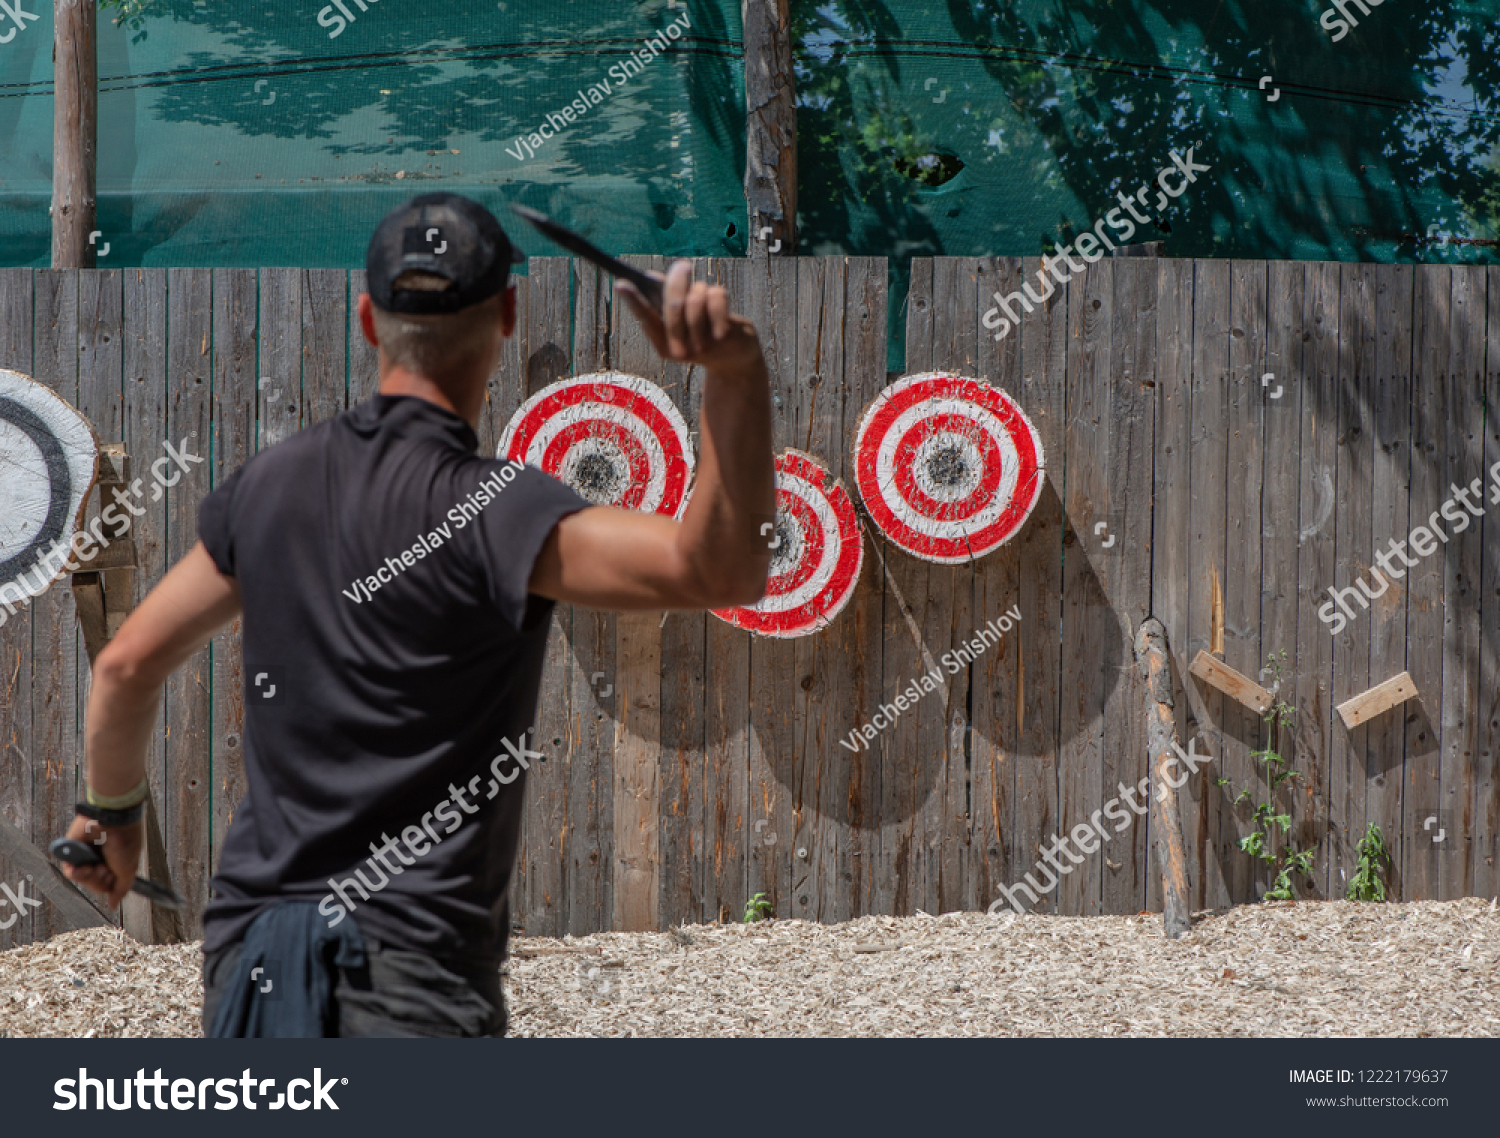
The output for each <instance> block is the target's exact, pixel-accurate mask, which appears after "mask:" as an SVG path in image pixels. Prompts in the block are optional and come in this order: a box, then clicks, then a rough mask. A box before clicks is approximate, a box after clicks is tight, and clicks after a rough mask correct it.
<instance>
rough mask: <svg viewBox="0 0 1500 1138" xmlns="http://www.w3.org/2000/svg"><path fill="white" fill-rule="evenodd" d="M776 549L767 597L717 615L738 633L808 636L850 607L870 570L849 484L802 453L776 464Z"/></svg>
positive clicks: (787, 455) (789, 453)
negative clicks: (865, 571)
mask: <svg viewBox="0 0 1500 1138" xmlns="http://www.w3.org/2000/svg"><path fill="white" fill-rule="evenodd" d="M773 541H774V542H776V543H777V544H776V546H775V553H774V555H773V560H772V561H771V576H770V580H769V581H768V582H767V583H766V595H765V596H764V597H762V598H761V599H760V600H759V601H757V602H756V603H755V604H754V605H750V606H740V607H737V608H730V609H715V610H714V615H715V616H716V617H718V618H719V619H720V620H723V621H727V622H728V623H730V624H732V625H734V626H735V627H736V628H743V629H745V630H746V631H748V632H754V633H758V634H759V635H761V636H776V637H783V638H790V637H793V636H807V635H808V634H810V633H813V632H816V631H818V629H820V628H823V627H825V626H826V625H828V624H829V623H830V622H832V620H833V618H834V617H835V616H837V615H838V614H839V612H840V611H842V609H843V607H844V606H845V605H846V604H848V603H849V598H850V597H852V596H853V595H854V588H855V586H856V585H858V584H859V571H860V566H861V565H862V564H863V563H864V544H863V542H862V541H861V540H860V532H859V520H858V519H857V518H856V516H855V513H854V502H853V501H852V500H851V499H850V497H849V492H848V491H847V490H845V489H844V484H843V483H842V482H839V481H837V480H836V479H834V478H833V476H832V475H831V474H830V473H829V472H828V468H827V467H825V466H824V465H823V464H822V463H820V462H819V461H818V460H817V459H815V458H813V457H812V456H811V455H808V454H803V453H802V452H801V451H795V450H788V451H785V452H784V453H783V454H782V455H781V457H780V458H778V459H777V460H776V532H775V534H774V535H773V534H771V533H770V532H769V531H767V533H766V542H767V544H768V545H769V544H771V543H772V542H773Z"/></svg>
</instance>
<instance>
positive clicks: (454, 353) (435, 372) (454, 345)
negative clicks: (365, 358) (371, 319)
mask: <svg viewBox="0 0 1500 1138" xmlns="http://www.w3.org/2000/svg"><path fill="white" fill-rule="evenodd" d="M394 283H395V287H396V288H398V289H415V290H418V291H440V290H441V289H444V288H447V287H449V282H448V281H447V280H445V279H444V278H442V277H439V276H435V275H433V274H431V273H419V272H405V273H402V274H401V275H400V276H399V277H397V278H396V280H395V282H394ZM503 295H504V293H497V294H496V295H494V296H492V297H490V298H489V299H487V300H481V301H480V302H479V303H478V304H471V305H470V306H469V307H468V308H461V309H459V310H458V311H457V312H453V313H444V314H442V315H439V316H428V315H422V316H415V315H410V314H408V313H405V312H387V311H386V310H385V309H383V308H381V307H379V306H378V305H375V306H373V307H374V311H375V337H376V339H377V340H379V341H380V349H381V351H383V352H384V353H385V357H386V359H387V360H389V361H390V363H392V364H393V365H395V366H397V367H403V368H405V369H406V370H408V371H413V372H416V373H417V374H418V375H421V376H425V377H426V378H428V379H433V380H437V379H442V378H444V377H446V376H448V375H450V374H452V373H453V372H459V371H464V370H466V369H468V368H470V367H473V366H474V364H476V363H478V362H480V361H481V360H483V358H484V355H485V353H486V352H487V351H488V350H489V347H490V342H491V338H492V337H493V336H494V334H495V325H496V324H497V323H498V322H499V320H500V298H501V297H502V296H503Z"/></svg>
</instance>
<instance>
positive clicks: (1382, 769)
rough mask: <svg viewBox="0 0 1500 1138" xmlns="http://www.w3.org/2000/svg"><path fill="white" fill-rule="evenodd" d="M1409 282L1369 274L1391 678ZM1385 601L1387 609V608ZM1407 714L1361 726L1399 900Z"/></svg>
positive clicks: (1376, 476) (1377, 505)
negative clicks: (1371, 278)
mask: <svg viewBox="0 0 1500 1138" xmlns="http://www.w3.org/2000/svg"><path fill="white" fill-rule="evenodd" d="M1413 279H1414V277H1413V273H1412V269H1411V267H1410V266H1395V265H1381V266H1379V267H1377V268H1376V270H1375V288H1376V302H1375V307H1376V314H1377V320H1376V323H1377V331H1376V337H1377V338H1376V360H1375V376H1374V382H1373V384H1372V385H1371V388H1370V391H1369V402H1370V409H1371V411H1372V412H1373V434H1374V454H1373V462H1372V466H1371V470H1370V532H1371V535H1372V546H1371V548H1372V556H1379V555H1380V554H1382V553H1384V554H1386V556H1387V559H1388V563H1389V564H1391V565H1392V567H1393V568H1394V569H1395V570H1396V572H1399V573H1400V574H1401V576H1400V577H1399V578H1397V579H1395V580H1394V581H1392V582H1391V594H1390V597H1389V598H1382V603H1381V604H1379V605H1376V606H1375V607H1374V608H1372V609H1371V611H1370V614H1369V618H1368V619H1369V621H1370V675H1371V676H1375V677H1380V676H1389V675H1393V674H1394V673H1396V672H1398V671H1403V670H1404V669H1405V667H1406V621H1407V581H1406V572H1405V570H1404V569H1401V568H1400V559H1399V558H1396V559H1395V560H1394V561H1393V562H1392V561H1390V549H1389V543H1390V542H1391V541H1393V540H1405V537H1406V535H1407V534H1408V533H1410V532H1411V521H1410V503H1409V499H1410V496H1411V401H1412V388H1411V349H1412V322H1411V317H1412V313H1411V306H1412V282H1413ZM1356 492H1357V488H1356ZM1391 575H1392V576H1394V574H1391ZM1372 583H1373V581H1372ZM1387 600H1389V603H1385V602H1386V601H1387ZM1321 601H1322V597H1317V598H1314V600H1313V603H1314V604H1318V603H1321ZM1309 619H1311V616H1310V615H1309ZM1410 710H1411V709H1409V708H1408V709H1405V710H1403V712H1402V714H1401V715H1392V716H1383V717H1381V718H1379V719H1377V720H1375V721H1374V722H1372V723H1370V724H1369V725H1368V726H1367V727H1366V728H1365V752H1364V763H1365V770H1364V773H1365V822H1366V824H1367V825H1368V824H1369V823H1372V822H1373V823H1374V824H1375V825H1377V826H1379V827H1380V831H1381V833H1382V834H1383V835H1384V836H1385V840H1386V842H1387V843H1388V844H1389V846H1390V848H1391V850H1392V853H1393V856H1392V864H1391V866H1390V870H1389V872H1390V877H1389V880H1388V882H1387V884H1388V891H1387V895H1388V896H1390V897H1392V898H1398V899H1399V898H1400V897H1401V884H1402V879H1401V868H1402V861H1401V789H1402V783H1401V773H1402V764H1403V762H1404V759H1405V749H1406V725H1405V718H1406V715H1407V713H1408V712H1409V711H1410ZM1363 836H1364V835H1363V834H1361V835H1360V837H1363ZM1346 888H1347V887H1346Z"/></svg>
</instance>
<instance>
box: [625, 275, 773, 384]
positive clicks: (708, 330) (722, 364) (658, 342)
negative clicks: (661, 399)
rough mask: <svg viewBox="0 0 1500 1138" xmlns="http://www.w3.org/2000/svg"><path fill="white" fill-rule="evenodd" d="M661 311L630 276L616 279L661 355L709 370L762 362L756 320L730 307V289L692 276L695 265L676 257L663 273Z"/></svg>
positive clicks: (652, 343)
mask: <svg viewBox="0 0 1500 1138" xmlns="http://www.w3.org/2000/svg"><path fill="white" fill-rule="evenodd" d="M651 275H652V276H654V277H656V278H658V279H659V280H662V281H663V282H664V284H663V287H662V311H661V312H660V313H657V311H656V309H654V308H652V307H651V306H650V305H649V304H647V303H646V300H645V298H644V297H642V296H641V294H640V293H639V292H638V291H637V290H636V288H635V286H634V285H632V284H631V283H630V282H629V281H624V280H621V281H616V282H615V290H616V291H617V292H618V293H619V294H620V295H621V296H622V297H624V298H625V302H626V303H627V304H629V305H630V310H631V311H632V312H634V313H635V318H636V319H637V320H639V321H640V322H641V327H642V328H643V329H644V330H645V333H646V338H647V339H648V340H650V341H651V346H652V347H654V348H655V349H656V350H657V352H658V353H659V354H660V355H661V357H662V358H663V359H667V360H671V361H672V362H673V363H680V364H698V365H700V366H702V367H705V368H708V369H709V370H711V371H721V370H735V369H739V368H744V367H747V366H755V367H758V366H759V365H760V362H761V355H760V337H759V336H757V335H756V332H755V325H754V324H752V323H751V322H750V321H749V320H747V319H745V317H743V316H738V315H736V314H735V313H733V312H731V311H730V310H729V294H728V293H727V292H725V291H724V289H723V288H721V287H719V286H718V285H710V284H708V283H707V282H705V281H695V280H693V266H692V264H691V263H690V262H688V261H677V262H675V263H674V264H673V265H672V267H671V268H670V269H669V270H668V271H667V275H666V276H665V277H663V276H662V275H661V274H660V273H652V274H651Z"/></svg>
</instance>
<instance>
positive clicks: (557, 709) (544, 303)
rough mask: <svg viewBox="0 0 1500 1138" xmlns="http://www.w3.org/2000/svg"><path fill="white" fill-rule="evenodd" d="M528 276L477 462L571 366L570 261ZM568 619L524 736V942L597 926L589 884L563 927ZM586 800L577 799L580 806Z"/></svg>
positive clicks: (517, 893)
mask: <svg viewBox="0 0 1500 1138" xmlns="http://www.w3.org/2000/svg"><path fill="white" fill-rule="evenodd" d="M530 270H531V275H530V276H529V277H528V278H525V279H524V281H522V283H521V287H520V288H518V296H517V301H518V306H517V323H516V329H515V334H514V335H513V336H512V337H511V338H510V339H508V340H507V341H506V344H505V350H504V351H503V352H502V354H501V360H500V363H499V364H498V365H497V367H496V369H495V373H494V374H492V375H491V376H490V378H489V381H488V389H487V397H486V403H485V408H484V409H483V410H482V411H481V413H480V423H479V428H480V429H479V430H478V432H476V433H477V434H478V435H479V436H480V442H479V449H480V453H481V454H483V455H487V456H488V455H494V454H496V453H497V449H496V448H497V447H498V445H499V436H500V434H501V433H502V432H503V431H504V428H505V424H506V423H507V422H508V421H509V419H510V416H511V415H512V414H514V412H515V411H516V409H517V408H519V407H520V405H521V404H522V403H523V402H524V401H525V400H526V399H527V398H528V397H529V396H531V395H534V394H535V393H536V392H537V391H540V390H541V389H542V388H544V387H546V386H547V385H548V384H551V383H555V382H556V381H557V380H559V379H562V378H564V377H565V376H566V375H568V374H569V372H570V371H571V370H572V358H573V357H572V352H573V336H572V333H571V329H572V314H571V312H570V311H569V304H568V289H569V281H570V277H571V274H572V269H571V264H570V262H569V261H568V259H567V258H564V257H547V258H537V259H535V260H533V261H532V262H531V264H530ZM522 291H524V292H525V293H526V295H527V303H526V304H525V305H524V306H522V305H521V304H520V303H519V301H520V299H521V297H520V293H521V292H522ZM523 317H524V320H523ZM587 350H588V351H589V352H590V353H591V354H592V353H595V352H597V351H598V350H599V348H598V345H596V344H593V343H589V344H588V345H587ZM533 354H535V355H537V357H538V363H537V365H536V366H534V367H532V368H530V369H529V372H528V369H527V368H526V367H525V366H524V365H525V362H526V361H527V359H528V358H529V357H531V356H532V355H533ZM576 613H577V610H575V609H574V607H573V606H571V605H557V606H555V607H554V608H553V612H552V629H551V632H550V633H549V635H548V640H547V655H546V660H545V662H544V663H543V666H542V691H541V698H540V701H539V704H538V708H537V722H536V728H535V736H534V739H535V744H536V749H537V750H538V751H541V752H542V754H543V755H544V756H546V757H545V758H544V759H543V761H542V762H541V763H539V764H538V765H536V766H534V767H533V768H532V769H531V770H530V771H529V772H528V773H527V776H526V792H525V793H526V810H525V822H524V824H523V827H522V835H523V836H522V844H521V848H520V851H519V853H518V855H517V871H516V880H515V883H514V886H513V893H512V896H513V898H514V899H515V902H514V907H513V912H512V919H513V923H515V924H518V925H520V926H521V927H524V930H525V932H526V934H527V935H528V936H562V935H563V934H564V933H567V932H569V931H573V932H583V931H593V930H595V929H598V928H601V927H604V926H602V925H601V924H600V921H601V915H600V909H599V903H598V898H599V896H600V893H599V889H598V888H597V887H596V888H595V889H594V890H593V891H592V893H591V894H588V897H589V899H590V901H591V904H590V905H589V909H588V911H587V912H586V913H584V914H578V915H577V916H576V919H577V921H578V922H579V923H578V925H577V927H574V928H572V929H570V927H569V921H570V919H575V918H573V917H570V914H569V907H570V904H571V903H572V902H573V900H574V897H573V895H572V892H571V891H570V889H569V878H568V867H567V862H566V858H567V848H568V845H569V841H570V838H571V837H572V836H573V832H572V823H571V820H570V817H569V803H570V794H571V787H570V785H569V780H570V774H571V773H572V772H573V771H574V770H575V769H576V768H577V765H578V764H577V751H576V740H575V738H574V734H575V733H574V731H573V726H572V718H571V714H572V710H573V708H574V707H575V703H576V700H577V699H578V693H577V692H576V691H575V690H574V686H573V685H574V675H573V671H572V654H571V652H570V651H569V647H568V636H569V634H570V633H571V631H572V627H573V623H574V621H575V619H576ZM585 785H587V783H585ZM587 801H588V800H587V799H586V798H585V799H584V803H585V805H587ZM595 808H597V798H596V800H595ZM584 832H585V833H586V832H587V830H586V828H585V829H584ZM592 852H593V854H594V860H593V862H592V868H593V870H594V873H595V875H596V882H597V880H598V877H599V876H600V875H601V874H602V872H603V864H602V860H601V858H600V856H599V851H598V849H597V848H596V849H594V850H593V851H592Z"/></svg>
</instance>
